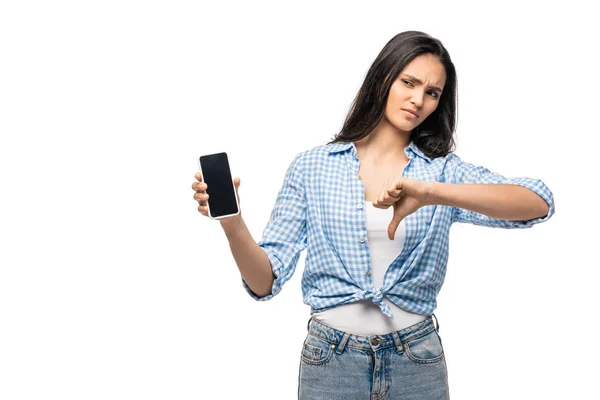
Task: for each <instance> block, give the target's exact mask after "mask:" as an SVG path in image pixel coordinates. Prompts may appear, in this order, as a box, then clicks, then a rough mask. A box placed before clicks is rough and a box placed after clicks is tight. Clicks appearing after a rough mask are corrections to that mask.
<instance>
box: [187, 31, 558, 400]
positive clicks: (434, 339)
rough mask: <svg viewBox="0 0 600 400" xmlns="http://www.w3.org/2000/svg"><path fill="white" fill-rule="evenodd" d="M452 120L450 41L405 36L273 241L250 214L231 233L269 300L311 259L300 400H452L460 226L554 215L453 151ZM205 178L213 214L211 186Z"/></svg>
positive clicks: (375, 73) (293, 168)
mask: <svg viewBox="0 0 600 400" xmlns="http://www.w3.org/2000/svg"><path fill="white" fill-rule="evenodd" d="M455 114H456V72H455V68H454V65H453V63H452V61H451V59H450V56H449V54H448V52H447V51H446V49H445V48H444V46H443V45H442V43H441V42H440V41H439V40H437V39H435V38H432V37H431V36H429V35H427V34H425V33H422V32H417V31H408V32H403V33H400V34H398V35H396V36H395V37H394V38H392V39H391V40H390V41H389V42H388V43H387V44H386V45H385V47H384V48H383V49H382V50H381V52H380V53H379V55H378V56H377V58H376V59H375V61H374V62H373V64H372V66H371V67H370V69H369V71H368V73H367V75H366V77H365V80H364V83H363V85H362V87H361V88H360V90H359V92H358V95H357V96H356V99H355V100H354V103H353V105H352V108H351V110H350V112H349V114H348V116H347V118H346V120H345V123H344V126H343V128H342V130H341V132H340V133H339V134H337V135H336V136H335V137H334V138H333V140H332V141H331V142H329V143H327V144H326V145H322V146H318V147H315V148H312V149H310V150H307V151H303V152H301V153H299V154H297V156H296V157H295V158H294V160H293V161H292V163H291V164H290V166H289V168H288V169H287V172H286V176H285V179H284V183H283V187H282V188H281V190H280V192H279V194H278V197H277V199H276V202H275V206H274V209H273V212H272V214H271V218H270V220H269V223H268V225H267V227H266V228H265V230H264V232H263V237H262V239H261V240H260V241H259V242H258V243H256V242H255V241H254V240H253V238H252V236H251V235H250V233H249V231H248V229H247V227H246V226H245V224H244V221H243V219H242V216H241V213H240V214H239V215H238V216H236V217H233V218H228V219H224V220H221V221H220V222H221V225H222V227H223V229H224V230H225V233H226V235H227V238H228V240H229V243H230V247H231V250H232V253H233V256H234V258H235V260H236V263H237V265H238V267H239V269H240V272H241V275H242V283H243V287H244V288H245V289H246V290H247V291H248V293H249V294H250V295H251V296H252V297H253V298H254V299H256V300H259V301H265V300H269V299H271V298H272V297H273V296H275V295H277V293H279V291H280V290H281V288H282V286H283V285H284V284H285V282H286V281H288V280H289V279H290V277H291V276H292V274H293V273H294V271H295V269H296V264H297V261H298V258H299V256H300V252H301V251H302V250H304V249H305V248H308V251H307V257H306V266H305V269H304V274H303V277H302V292H303V295H304V302H305V304H307V305H310V306H311V318H310V320H309V324H308V334H307V336H306V339H305V341H304V343H303V347H302V351H301V355H300V372H299V385H298V395H299V398H300V399H328V400H334V399H344V400H353V399H409V398H410V399H427V400H436V399H448V398H449V389H448V373H447V369H446V361H445V357H444V350H443V346H442V340H441V337H440V335H439V324H438V323H437V318H435V319H436V321H435V324H434V322H433V317H435V315H434V314H433V311H434V310H435V308H436V295H437V293H438V292H439V290H440V288H441V286H442V283H443V282H444V276H445V272H446V264H447V260H448V234H449V230H450V226H451V225H452V224H453V223H455V222H463V223H472V224H476V225H482V226H488V227H499V228H529V227H531V226H533V225H535V224H538V223H540V222H544V221H546V220H548V219H549V218H550V217H551V216H552V215H553V214H554V200H553V195H552V192H551V191H550V190H549V189H548V187H547V186H546V185H545V184H544V183H543V182H542V181H541V180H539V179H531V178H506V177H504V176H502V175H499V174H497V173H494V172H490V171H489V170H488V169H486V168H484V167H481V166H475V165H472V164H469V163H467V162H464V161H462V160H461V159H460V158H459V157H458V156H457V155H455V154H454V153H453V148H454V145H455V143H454V127H455ZM196 179H197V180H198V182H194V183H193V185H192V188H193V189H194V190H195V191H196V193H195V194H194V198H195V199H196V200H197V201H198V202H199V203H200V205H199V208H198V210H199V211H200V213H201V214H202V215H207V214H206V212H207V208H206V200H207V199H208V194H207V193H206V189H207V185H206V184H205V183H204V182H202V177H201V176H200V174H199V173H197V174H196ZM234 185H235V188H236V191H237V190H238V188H239V185H240V179H239V178H235V179H234ZM238 198H239V194H238Z"/></svg>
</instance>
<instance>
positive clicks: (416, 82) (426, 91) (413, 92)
mask: <svg viewBox="0 0 600 400" xmlns="http://www.w3.org/2000/svg"><path fill="white" fill-rule="evenodd" d="M445 83H446V71H445V69H444V66H443V65H442V63H440V61H439V60H438V58H437V57H436V56H434V55H432V54H422V55H420V56H417V57H415V58H414V59H413V60H412V61H411V62H410V63H409V64H408V65H407V66H406V67H405V68H404V69H403V70H402V72H401V73H400V75H398V77H397V78H396V80H395V81H394V82H393V83H392V86H391V87H390V93H389V96H388V99H387V103H386V105H385V114H384V115H385V118H386V119H387V120H388V121H389V122H390V124H391V125H393V126H394V127H395V128H397V129H399V130H401V131H405V132H410V131H412V130H413V129H414V128H416V127H417V126H418V125H419V124H421V123H422V122H423V121H424V120H425V119H426V118H427V117H428V116H429V115H430V114H431V113H432V112H434V111H435V109H436V108H437V106H438V104H439V100H440V97H441V95H442V91H443V90H444V85H445Z"/></svg>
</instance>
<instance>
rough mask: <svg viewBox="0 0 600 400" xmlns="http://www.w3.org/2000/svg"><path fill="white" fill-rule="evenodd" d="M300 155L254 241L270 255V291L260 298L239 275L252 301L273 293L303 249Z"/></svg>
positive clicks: (288, 171)
mask: <svg viewBox="0 0 600 400" xmlns="http://www.w3.org/2000/svg"><path fill="white" fill-rule="evenodd" d="M300 156H301V154H298V155H296V157H295V158H294V160H293V161H292V163H291V164H290V166H289V167H288V169H287V171H286V174H285V178H284V180H283V185H282V187H281V189H280V191H279V194H278V195H277V199H276V200H275V206H274V208H273V211H272V212H271V217H270V219H269V222H268V224H267V226H266V228H265V229H264V231H263V235H262V238H261V240H260V241H259V242H258V243H257V244H258V245H259V246H260V247H261V248H262V249H263V250H264V252H265V253H266V254H267V256H268V257H269V261H270V262H271V269H272V270H273V274H274V276H275V278H274V281H273V287H272V289H271V294H269V295H267V296H264V297H259V296H258V295H256V293H254V292H253V291H252V290H251V289H250V287H249V286H248V284H247V283H246V281H244V279H243V277H242V284H243V286H244V288H245V289H246V291H247V292H248V294H249V295H250V296H251V297H252V298H253V299H255V300H258V301H265V300H269V299H271V298H272V297H273V296H276V295H277V294H278V293H279V292H280V291H281V288H282V286H283V285H284V284H285V282H287V281H288V280H289V279H290V278H291V277H292V275H293V274H294V271H295V270H296V265H297V264H298V259H299V258H300V253H301V251H302V250H304V249H305V248H306V245H307V242H306V215H307V212H306V208H307V205H306V194H305V191H304V184H303V180H302V171H301V165H300V161H301V158H300Z"/></svg>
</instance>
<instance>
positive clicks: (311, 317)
mask: <svg viewBox="0 0 600 400" xmlns="http://www.w3.org/2000/svg"><path fill="white" fill-rule="evenodd" d="M312 319H313V316H312V315H311V316H310V318H309V319H308V323H307V324H306V331H307V332H309V331H310V321H312Z"/></svg>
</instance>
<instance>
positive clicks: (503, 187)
mask: <svg viewBox="0 0 600 400" xmlns="http://www.w3.org/2000/svg"><path fill="white" fill-rule="evenodd" d="M427 203H428V204H439V205H444V206H452V207H458V208H462V209H466V210H470V211H474V212H476V213H480V214H484V215H487V216H488V217H492V218H498V219H503V220H515V221H524V220H530V219H534V218H542V217H545V216H546V215H548V212H549V210H550V206H549V205H548V203H546V201H545V200H544V199H543V198H542V197H540V196H539V195H538V194H537V193H535V192H534V191H532V190H529V189H527V188H526V187H524V186H520V185H513V184H451V183H441V182H430V189H429V194H428V201H427Z"/></svg>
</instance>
